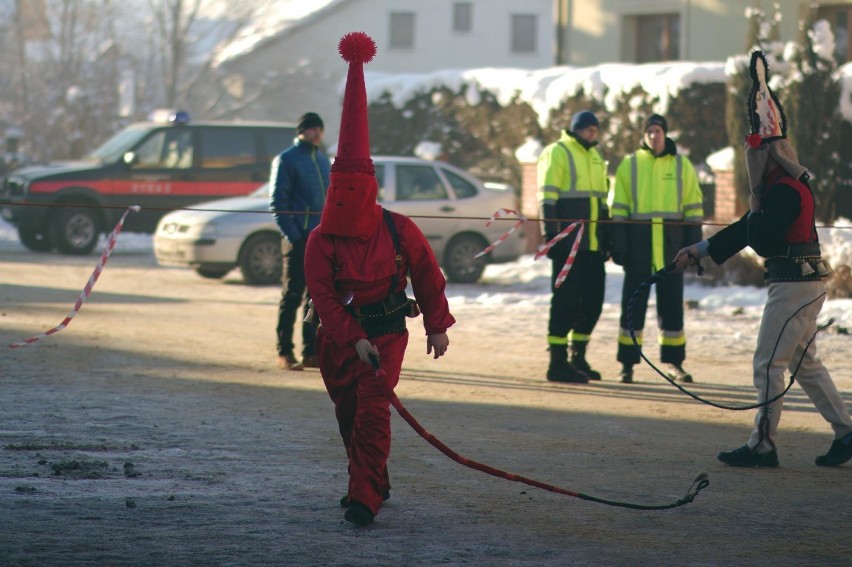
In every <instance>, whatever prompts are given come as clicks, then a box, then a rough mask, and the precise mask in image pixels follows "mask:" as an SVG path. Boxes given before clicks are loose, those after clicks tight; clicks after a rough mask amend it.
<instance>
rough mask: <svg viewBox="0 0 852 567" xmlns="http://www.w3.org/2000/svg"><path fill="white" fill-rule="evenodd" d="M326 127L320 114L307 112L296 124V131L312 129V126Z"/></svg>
mask: <svg viewBox="0 0 852 567" xmlns="http://www.w3.org/2000/svg"><path fill="white" fill-rule="evenodd" d="M316 127H320V128H325V125H323V123H322V118H320V117H319V114H317V113H316V112H306V113H305V114H303V115H302V116H301V118H299V122H298V124H296V133H297V134H301V133H302V132H304V131H305V130H310V129H311V128H316Z"/></svg>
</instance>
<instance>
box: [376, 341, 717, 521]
mask: <svg viewBox="0 0 852 567" xmlns="http://www.w3.org/2000/svg"><path fill="white" fill-rule="evenodd" d="M370 361H371V363H372V365H373V368H375V370H376V377H377V378H378V379H379V380H381V383H382V384H385V385H386V384H387V380H386V379H385V377H386V376H387V374H385V371H384V370H382V368H381V366H380V365H379V361H378V359H377V358H376V357H375V356H374V355H370ZM385 394H386V395H387V397H388V399H389V400H390V403H391V405H392V406H393V407H394V408H395V409H396V411H397V413H399V415H400V417H402V419H404V420H405V421H406V422H407V423H408V425H410V426H411V428H412V429H414V431H416V432H417V434H418V435H420V437H422V438H423V439H425V440H426V441H427V442H428V443H429V444H430V445H432V446H433V447H435V448H436V449H438V450H439V451H440V452H442V453H443V454H444V455H446V456H447V457H449V458H450V459H452V460H454V461H455V462H457V463H459V464H461V465H464V466H466V467H469V468H472V469H474V470H477V471H480V472H484V473H485V474H489V475H491V476H496V477H497V478H504V479H506V480H510V481H512V482H520V483H523V484H527V485H529V486H534V487H536V488H541V489H542V490H547V491H548V492H555V493H557V494H564V495H565V496H573V497H574V498H580V499H582V500H589V501H591V502H597V503H598V504H606V505H608V506H618V507H620V508H632V509H634V510H667V509H670V508H677V507H678V506H683V505H684V504H689V503H690V502H692V501H693V500H694V499H695V497H696V496H697V495H698V492H699V491H701V490H702V489H704V488H706V487H707V485H709V484H710V480H709V477H708V475H707V473H705V472H703V473H701V474H699V475H698V476H697V477H696V478H695V480H694V481H692V485H691V486H690V487H689V490H688V491H687V493H686V495H685V496H684V497H683V498H680V499H678V500H676V501H674V502H670V503H668V504H633V503H630V502H619V501H616V500H607V499H604V498H598V497H596V496H590V495H588V494H583V493H581V492H576V491H574V490H568V489H566V488H561V487H559V486H556V485H553V484H548V483H546V482H541V481H538V480H534V479H531V478H527V477H525V476H521V475H517V474H513V473H510V472H506V471H503V470H500V469H497V468H494V467H492V466H489V465H486V464H483V463H480V462H478V461H474V460H473V459H468V458H467V457H464V456H462V455H459V454H458V453H456V452H455V451H453V450H452V449H450V448H449V447H447V446H446V445H445V444H444V443H443V442H442V441H441V440H440V439H438V438H437V437H435V436H434V435H432V434H431V433H429V432H428V431H427V430H426V428H424V427H423V426H422V425H420V423H419V422H418V421H417V420H416V419H415V418H414V416H413V415H411V412H409V411H408V410H407V409H406V408H405V406H404V405H403V404H402V402H401V401H400V399H399V398H398V397H397V395H396V394H395V393H394V391H393V390H392V389H390V388H387V387H386V389H385Z"/></svg>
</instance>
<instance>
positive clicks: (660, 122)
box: [643, 114, 669, 134]
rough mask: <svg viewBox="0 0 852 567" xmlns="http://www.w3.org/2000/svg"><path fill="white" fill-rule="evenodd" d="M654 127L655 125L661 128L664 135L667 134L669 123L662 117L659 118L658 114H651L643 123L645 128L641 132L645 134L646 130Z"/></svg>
mask: <svg viewBox="0 0 852 567" xmlns="http://www.w3.org/2000/svg"><path fill="white" fill-rule="evenodd" d="M654 125H657V126H659V127H660V128H662V129H663V133H664V134H668V133H669V123H668V122H667V121H666V119H665V117H664V116H661V115H660V114H652V115H651V116H649V117H648V119H647V120H646V121H645V128H644V130H643V131H644V132H647V131H648V128H650V127H651V126H654Z"/></svg>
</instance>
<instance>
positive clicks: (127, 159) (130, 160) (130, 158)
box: [121, 152, 139, 166]
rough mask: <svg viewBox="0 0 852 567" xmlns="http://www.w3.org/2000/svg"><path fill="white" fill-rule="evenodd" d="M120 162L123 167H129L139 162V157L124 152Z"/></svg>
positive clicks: (132, 153)
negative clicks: (122, 163)
mask: <svg viewBox="0 0 852 567" xmlns="http://www.w3.org/2000/svg"><path fill="white" fill-rule="evenodd" d="M121 160H122V161H123V162H124V165H127V166H131V165H133V164H134V163H136V162H137V161H139V156H138V155H136V152H124V155H123V156H122V157H121Z"/></svg>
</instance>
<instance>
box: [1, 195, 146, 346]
mask: <svg viewBox="0 0 852 567" xmlns="http://www.w3.org/2000/svg"><path fill="white" fill-rule="evenodd" d="M141 210H142V207H140V206H139V205H133V206H131V207H128V208H127V210H126V211H124V214H123V215H121V218H120V219H118V223H116V225H115V228H114V229H112V233H111V234H110V235H109V242H107V246H106V248H105V249H104V251H103V252H102V253H101V257H100V259H99V260H98V265H97V266H95V270H94V271H93V272H92V275H91V276H89V281H88V282H87V283H86V287H85V288H83V291H82V293H80V297H78V298H77V303H75V304H74V308H73V309H72V310H71V312H70V313H68V316H67V317H65V319H63V321H62V322H61V323H59V324H58V325H57V326H55V327H54V328H52V329H50V330H49V331H46V332H44V333H42V334H40V335H36V336H35V337H30V338H28V339H26V340H23V341H20V342H17V343H12V344H10V345H9V348H19V347H23V346H27V345H31V344H33V343H34V342H36V341H40V340H41V339H43V338H45V337H49V336H50V335H53V334H55V333H58V332H59V331H61V330H62V329H64V328H65V327H67V326H68V325H69V324H70V323H71V319H73V318H74V315H76V314H77V312H78V311H79V310H80V308H81V307H82V306H83V301H85V300H86V298H87V297H89V294H90V293H92V288H94V287H95V282H96V281H98V278H99V277H100V276H101V272H102V271H103V269H104V266H106V263H107V260H108V259H109V256H110V254H112V250H113V248H115V241H116V239H117V238H118V233H119V232H121V229H122V227H124V219H125V218H127V214H128V213H130V212H131V211H132V212H134V213H138V212H139V211H141Z"/></svg>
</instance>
